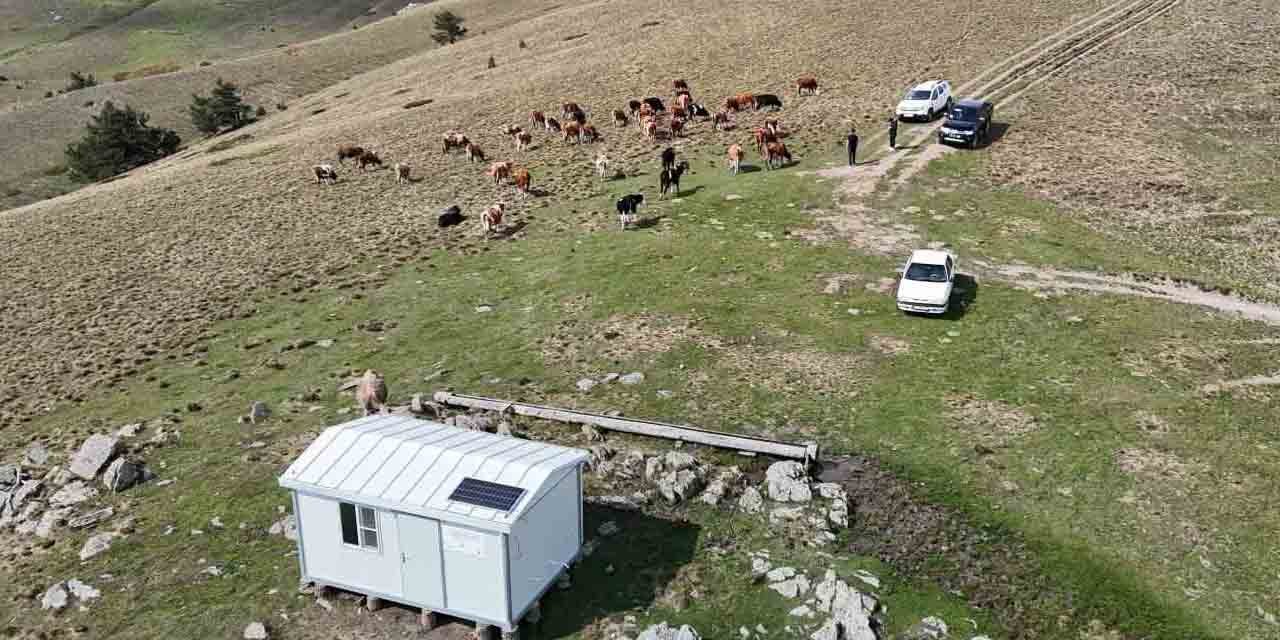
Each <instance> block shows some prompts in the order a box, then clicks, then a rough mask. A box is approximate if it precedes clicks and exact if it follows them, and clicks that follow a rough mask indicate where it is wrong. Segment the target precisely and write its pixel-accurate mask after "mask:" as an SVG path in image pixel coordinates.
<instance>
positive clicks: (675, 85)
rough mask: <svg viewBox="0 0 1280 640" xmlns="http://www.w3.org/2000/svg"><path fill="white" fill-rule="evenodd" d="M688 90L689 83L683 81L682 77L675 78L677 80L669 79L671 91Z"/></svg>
mask: <svg viewBox="0 0 1280 640" xmlns="http://www.w3.org/2000/svg"><path fill="white" fill-rule="evenodd" d="M688 90H689V83H688V82H685V81H684V80H683V79H677V80H672V81H671V91H672V92H673V93H680V92H681V91H688Z"/></svg>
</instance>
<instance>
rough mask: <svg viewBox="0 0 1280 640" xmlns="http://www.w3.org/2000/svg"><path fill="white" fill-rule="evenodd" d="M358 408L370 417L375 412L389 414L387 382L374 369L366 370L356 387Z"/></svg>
mask: <svg viewBox="0 0 1280 640" xmlns="http://www.w3.org/2000/svg"><path fill="white" fill-rule="evenodd" d="M356 406H358V407H360V410H361V411H363V412H364V415H366V416H367V415H369V414H371V413H373V412H375V411H377V412H379V413H386V412H387V382H386V380H384V379H383V378H382V375H381V374H379V373H378V372H377V371H374V370H373V369H365V372H364V375H363V376H360V382H359V383H358V384H357V385H356Z"/></svg>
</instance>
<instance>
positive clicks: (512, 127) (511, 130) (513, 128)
mask: <svg viewBox="0 0 1280 640" xmlns="http://www.w3.org/2000/svg"><path fill="white" fill-rule="evenodd" d="M521 131H524V127H522V126H520V125H518V124H509V125H507V128H506V129H503V131H502V132H503V133H505V134H506V135H509V136H514V135H515V134H517V133H520V132H521Z"/></svg>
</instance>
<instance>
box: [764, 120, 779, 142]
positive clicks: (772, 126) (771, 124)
mask: <svg viewBox="0 0 1280 640" xmlns="http://www.w3.org/2000/svg"><path fill="white" fill-rule="evenodd" d="M764 128H766V129H768V130H769V133H772V134H773V136H774V137H775V138H781V137H782V125H780V124H778V121H777V120H765V121H764Z"/></svg>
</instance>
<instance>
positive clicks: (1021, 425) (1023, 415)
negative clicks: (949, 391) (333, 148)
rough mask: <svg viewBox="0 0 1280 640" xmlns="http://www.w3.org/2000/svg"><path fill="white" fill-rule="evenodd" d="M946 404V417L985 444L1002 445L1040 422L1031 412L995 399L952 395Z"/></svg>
mask: <svg viewBox="0 0 1280 640" xmlns="http://www.w3.org/2000/svg"><path fill="white" fill-rule="evenodd" d="M946 404H947V417H948V418H950V419H951V420H952V421H953V422H955V423H956V424H957V425H958V426H959V428H960V430H962V431H964V432H965V433H967V434H969V435H971V436H973V437H976V438H978V439H979V440H980V441H981V442H982V443H983V444H987V445H1006V444H1008V443H1009V442H1011V441H1012V440H1014V439H1017V438H1019V437H1021V436H1024V435H1027V434H1028V433H1032V432H1033V431H1036V430H1037V429H1039V428H1040V426H1041V425H1040V422H1039V421H1038V420H1037V419H1036V418H1035V416H1033V415H1031V414H1029V413H1027V412H1026V411H1024V410H1022V409H1020V408H1018V407H1014V406H1012V405H1009V404H1007V403H1005V402H1001V401H999V400H983V399H980V398H975V397H973V396H970V395H954V396H951V397H949V398H947V400H946Z"/></svg>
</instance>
